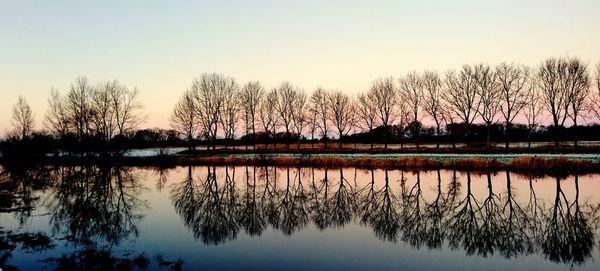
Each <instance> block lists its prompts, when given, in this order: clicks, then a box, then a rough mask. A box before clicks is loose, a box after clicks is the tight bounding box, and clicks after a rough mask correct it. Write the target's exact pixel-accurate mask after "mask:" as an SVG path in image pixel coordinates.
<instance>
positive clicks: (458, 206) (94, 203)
mask: <svg viewBox="0 0 600 271" xmlns="http://www.w3.org/2000/svg"><path fill="white" fill-rule="evenodd" d="M2 170H3V173H2V175H1V177H0V227H1V228H0V267H1V268H3V269H5V270H7V269H11V268H18V269H23V270H39V269H42V268H46V269H47V270H54V269H64V270H71V269H99V270H107V269H111V268H122V269H125V270H127V269H142V268H145V269H146V270H158V269H163V270H169V269H175V270H177V269H183V270H197V269H205V270H214V269H217V270H228V269H232V270H239V269H244V270H265V269H267V270H269V269H271V270H281V269H295V270H314V269H317V270H332V269H339V270H398V269H407V270H481V269H496V270H507V269H510V270H565V269H574V270H599V269H600V264H599V262H598V260H599V259H600V252H599V250H598V245H600V244H599V239H598V233H599V232H598V223H599V219H600V211H599V210H600V193H599V192H600V176H598V175H585V176H569V177H563V178H554V177H543V178H534V177H527V176H521V175H517V174H514V173H507V172H498V173H495V174H494V173H492V174H485V173H484V174H481V173H473V172H471V173H469V172H455V171H446V170H442V171H426V172H423V171H422V172H406V171H404V172H403V171H398V170H393V171H384V170H373V171H370V170H357V169H354V168H346V169H343V170H340V169H329V170H323V169H312V168H302V169H297V168H274V167H268V168H265V167H260V168H254V167H180V168H175V169H170V170H157V169H147V168H146V169H144V168H103V167H62V168H37V169H12V168H2Z"/></svg>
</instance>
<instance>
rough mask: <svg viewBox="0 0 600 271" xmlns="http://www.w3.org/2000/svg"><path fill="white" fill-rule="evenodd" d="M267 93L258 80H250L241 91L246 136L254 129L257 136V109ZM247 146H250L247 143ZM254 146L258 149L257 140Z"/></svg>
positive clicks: (253, 131) (254, 135)
mask: <svg viewBox="0 0 600 271" xmlns="http://www.w3.org/2000/svg"><path fill="white" fill-rule="evenodd" d="M264 95H265V90H264V88H263V86H262V85H261V84H260V82H258V81H252V82H248V83H247V84H246V85H245V86H244V88H242V91H241V93H240V104H241V106H242V109H243V114H244V126H245V127H244V128H245V129H246V136H248V134H249V133H250V131H252V135H253V137H254V138H256V118H257V116H256V115H257V111H258V107H259V104H260V101H261V100H262V99H263V96H264ZM246 147H248V146H247V145H246ZM254 148H255V149H256V141H254Z"/></svg>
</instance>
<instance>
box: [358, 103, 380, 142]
mask: <svg viewBox="0 0 600 271" xmlns="http://www.w3.org/2000/svg"><path fill="white" fill-rule="evenodd" d="M355 109H356V114H355V115H356V118H357V125H356V126H357V127H358V126H360V127H361V128H362V130H363V131H364V132H367V133H369V135H370V136H371V137H372V136H373V135H372V133H373V129H375V127H376V125H377V109H376V108H375V105H374V104H373V99H372V98H371V97H369V94H359V95H358V101H357V102H356V108H355ZM370 141H371V149H372V148H373V138H370Z"/></svg>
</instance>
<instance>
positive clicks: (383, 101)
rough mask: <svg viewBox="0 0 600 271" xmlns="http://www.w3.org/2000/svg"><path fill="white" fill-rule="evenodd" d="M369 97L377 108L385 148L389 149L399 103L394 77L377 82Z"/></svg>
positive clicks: (373, 85) (372, 86) (372, 87)
mask: <svg viewBox="0 0 600 271" xmlns="http://www.w3.org/2000/svg"><path fill="white" fill-rule="evenodd" d="M367 95H368V97H370V98H371V99H372V102H373V105H374V106H375V109H376V111H375V112H377V117H378V119H379V124H380V125H381V126H383V129H384V141H385V142H384V148H386V149H387V145H388V138H389V132H390V131H389V130H390V126H391V124H392V122H393V121H394V110H395V109H396V108H395V107H396V105H397V102H398V96H397V95H396V86H395V84H394V79H393V78H392V77H385V78H380V79H377V80H375V82H373V84H372V85H371V89H370V90H369V94H367Z"/></svg>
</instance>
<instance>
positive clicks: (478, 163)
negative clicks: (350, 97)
mask: <svg viewBox="0 0 600 271" xmlns="http://www.w3.org/2000/svg"><path fill="white" fill-rule="evenodd" d="M4 162H7V161H4ZM14 162H16V161H12V163H14ZM39 162H41V163H43V164H48V165H82V164H107V163H109V164H119V165H127V166H151V167H175V166H188V165H216V166H220V165H254V166H282V167H292V166H293V167H297V166H302V167H319V168H323V167H329V168H331V167H336V168H337V167H357V168H386V169H407V170H420V169H457V170H473V171H490V170H491V171H498V170H511V171H515V172H522V173H526V174H535V175H563V174H571V173H600V163H595V162H591V161H586V160H577V159H567V158H564V157H558V158H543V157H520V158H515V159H513V160H510V161H506V162H504V161H498V160H485V159H481V158H462V159H457V160H441V161H440V160H433V159H431V158H427V157H403V158H391V159H373V158H369V157H362V158H342V157H310V156H306V157H290V156H285V155H283V156H278V157H269V156H268V155H265V156H260V155H259V156H257V157H253V158H247V157H236V156H178V155H164V156H152V157H113V158H108V157H103V158H101V157H83V158H82V157H48V158H46V159H43V160H42V161H39Z"/></svg>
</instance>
